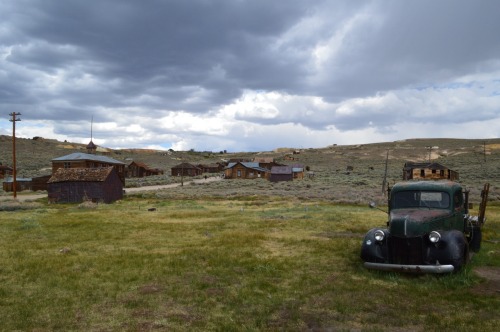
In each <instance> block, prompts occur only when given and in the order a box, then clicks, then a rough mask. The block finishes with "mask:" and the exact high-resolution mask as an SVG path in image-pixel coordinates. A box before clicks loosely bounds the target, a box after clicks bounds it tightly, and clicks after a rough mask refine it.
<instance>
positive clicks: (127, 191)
mask: <svg viewBox="0 0 500 332" xmlns="http://www.w3.org/2000/svg"><path fill="white" fill-rule="evenodd" d="M220 180H222V178H221V177H219V176H214V177H209V178H207V179H195V180H191V181H184V185H189V184H191V183H192V182H194V183H208V182H214V181H220ZM180 185H181V184H180V183H172V184H164V185H157V186H144V187H137V188H125V194H130V193H136V192H141V191H151V190H161V189H168V188H175V187H179V186H180ZM44 197H47V194H46V193H44V194H33V193H30V194H23V193H18V194H17V200H18V201H20V202H24V201H31V200H35V199H39V198H44ZM12 199H13V195H8V196H0V201H8V200H12Z"/></svg>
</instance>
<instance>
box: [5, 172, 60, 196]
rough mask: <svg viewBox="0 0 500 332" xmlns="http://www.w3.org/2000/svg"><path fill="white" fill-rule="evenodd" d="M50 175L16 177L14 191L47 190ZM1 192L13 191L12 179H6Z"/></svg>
mask: <svg viewBox="0 0 500 332" xmlns="http://www.w3.org/2000/svg"><path fill="white" fill-rule="evenodd" d="M50 177H51V175H45V176H39V177H34V178H18V177H16V191H23V190H32V191H41V190H47V181H48V180H49V178H50ZM3 190H4V191H6V192H12V191H14V182H13V178H12V177H9V178H6V179H5V181H4V182H3Z"/></svg>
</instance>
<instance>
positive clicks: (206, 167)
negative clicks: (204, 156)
mask: <svg viewBox="0 0 500 332" xmlns="http://www.w3.org/2000/svg"><path fill="white" fill-rule="evenodd" d="M197 167H198V168H200V169H201V171H202V173H219V172H220V171H222V170H223V169H224V166H223V165H222V164H219V163H216V164H199V165H198V166H197Z"/></svg>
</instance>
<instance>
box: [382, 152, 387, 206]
mask: <svg viewBox="0 0 500 332" xmlns="http://www.w3.org/2000/svg"><path fill="white" fill-rule="evenodd" d="M388 163H389V150H387V156H386V157H385V171H384V180H383V181H382V193H383V194H384V196H385V195H386V194H387V191H386V190H385V187H386V185H387V164H388Z"/></svg>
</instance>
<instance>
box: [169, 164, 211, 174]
mask: <svg viewBox="0 0 500 332" xmlns="http://www.w3.org/2000/svg"><path fill="white" fill-rule="evenodd" d="M171 172H172V176H197V175H201V174H203V170H202V169H201V168H199V167H197V166H195V165H193V164H190V163H181V164H179V165H176V166H174V167H172V168H171Z"/></svg>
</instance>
